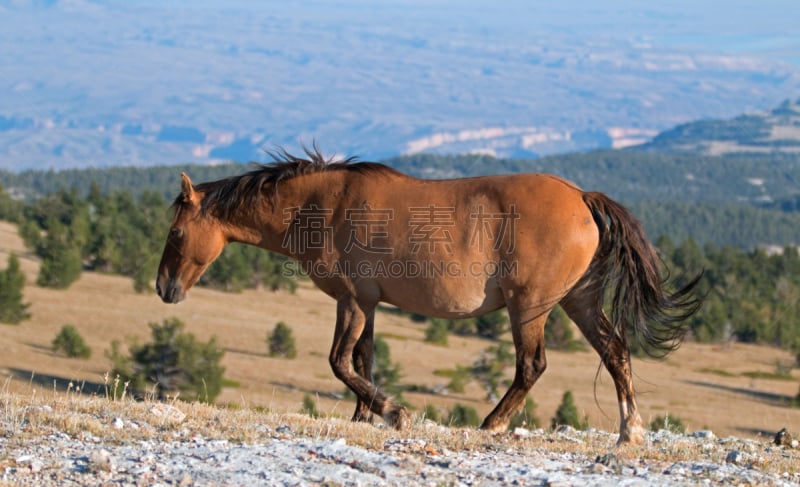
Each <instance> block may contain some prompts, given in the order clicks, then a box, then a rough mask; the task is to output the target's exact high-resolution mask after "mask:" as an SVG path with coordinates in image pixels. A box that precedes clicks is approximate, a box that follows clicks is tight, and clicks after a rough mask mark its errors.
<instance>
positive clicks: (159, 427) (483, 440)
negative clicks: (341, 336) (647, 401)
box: [0, 390, 800, 476]
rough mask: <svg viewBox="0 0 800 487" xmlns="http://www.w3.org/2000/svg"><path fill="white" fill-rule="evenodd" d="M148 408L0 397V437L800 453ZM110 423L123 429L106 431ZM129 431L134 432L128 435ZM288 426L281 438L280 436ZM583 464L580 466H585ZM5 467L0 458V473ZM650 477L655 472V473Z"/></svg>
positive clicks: (775, 462) (648, 460) (773, 458)
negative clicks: (170, 413)
mask: <svg viewBox="0 0 800 487" xmlns="http://www.w3.org/2000/svg"><path fill="white" fill-rule="evenodd" d="M156 404H160V403H153V402H149V401H144V402H134V401H132V400H130V399H125V400H117V401H114V400H111V399H107V398H103V397H98V396H86V395H82V394H79V393H77V392H75V391H67V392H49V391H48V392H44V393H40V392H34V390H31V391H30V393H29V394H19V393H9V392H3V393H0V425H2V426H3V427H4V428H5V429H6V431H5V432H4V433H5V436H6V437H7V440H6V441H7V444H8V445H9V447H13V446H15V445H20V446H22V445H25V444H30V442H32V441H36V440H37V438H41V437H44V436H47V435H52V434H57V433H65V434H67V435H69V436H71V437H74V438H78V439H81V440H84V441H93V442H94V441H102V442H103V443H104V444H106V445H110V446H111V445H129V444H136V443H137V442H138V441H141V440H150V441H163V442H167V441H175V440H184V439H191V438H192V437H196V436H198V435H199V436H200V437H203V438H205V439H221V440H228V441H231V442H234V443H246V444H260V443H268V442H269V441H270V440H271V439H275V438H286V437H287V435H288V437H302V438H310V439H315V440H327V439H339V438H344V439H345V440H346V441H347V443H348V444H350V445H356V446H360V447H363V448H367V449H371V450H375V451H382V450H383V449H384V448H385V447H386V446H385V445H386V444H387V442H389V441H397V440H403V439H408V440H415V441H416V442H420V441H421V442H422V445H421V446H420V447H419V448H418V450H417V451H416V453H418V454H420V455H425V456H429V457H430V456H434V457H435V456H438V455H441V454H443V453H445V452H447V451H451V452H464V451H476V452H487V451H488V452H491V451H518V452H520V453H522V454H524V455H533V456H542V457H547V456H548V455H552V454H560V453H566V454H576V455H579V456H580V457H581V458H585V459H586V460H589V461H590V460H591V459H593V458H595V457H596V456H599V455H604V454H606V453H609V452H613V454H614V455H615V456H616V458H618V459H619V461H620V462H622V463H624V464H634V465H644V464H647V465H649V466H650V468H653V466H654V465H655V466H656V467H659V468H658V469H660V468H667V467H668V466H670V465H672V464H674V463H675V462H681V461H685V462H711V463H718V464H720V463H725V457H726V454H727V453H728V452H729V451H730V450H733V449H739V450H741V451H744V452H745V453H747V454H749V455H750V458H751V460H749V463H748V465H749V467H750V468H754V469H757V470H759V471H762V472H764V473H767V474H773V475H789V476H791V475H795V474H797V473H798V472H800V451H798V450H791V449H784V448H778V447H774V446H771V445H769V444H768V442H752V441H750V442H747V441H741V440H733V441H730V442H728V441H723V442H718V441H698V440H696V439H692V438H688V437H679V438H678V439H677V440H674V441H670V442H660V443H656V442H653V443H652V444H649V445H644V446H623V447H616V446H615V439H616V438H615V436H614V435H610V434H604V433H601V432H596V433H580V432H579V433H575V434H571V435H567V436H564V435H563V434H561V433H536V434H533V435H530V436H520V435H515V434H512V433H487V432H484V431H479V430H472V429H456V428H447V427H442V426H438V425H434V424H432V423H430V422H426V421H422V420H420V419H419V418H418V419H417V421H416V422H415V423H414V424H413V425H412V426H411V428H409V429H407V430H404V431H400V432H398V431H395V430H392V429H389V428H386V427H382V426H380V425H379V426H373V425H367V424H363V423H352V422H350V421H348V420H344V419H341V418H330V417H326V418H320V419H314V418H311V417H309V416H306V415H302V414H297V413H287V412H281V411H270V410H261V409H258V408H245V409H228V408H223V407H219V406H214V405H207V404H201V403H196V402H195V403H186V402H180V401H176V402H174V403H173V404H172V405H171V406H172V407H174V408H177V409H179V410H180V411H181V412H183V413H184V414H185V415H186V416H185V419H184V420H183V421H180V422H173V421H170V420H167V419H163V418H159V417H156V416H154V414H153V413H152V412H151V409H152V408H153V406H154V405H156ZM116 418H119V419H121V420H122V421H123V422H124V424H125V425H126V426H125V427H123V428H119V429H117V428H115V427H113V424H114V421H115V419H116ZM131 424H136V427H135V428H134V427H132V426H131ZM287 426H288V431H287V430H284V428H285V427H287ZM586 460H584V461H586ZM10 461H11V460H10V459H2V458H0V468H2V467H3V466H4V465H3V464H4V463H6V462H10ZM658 469H657V470H658Z"/></svg>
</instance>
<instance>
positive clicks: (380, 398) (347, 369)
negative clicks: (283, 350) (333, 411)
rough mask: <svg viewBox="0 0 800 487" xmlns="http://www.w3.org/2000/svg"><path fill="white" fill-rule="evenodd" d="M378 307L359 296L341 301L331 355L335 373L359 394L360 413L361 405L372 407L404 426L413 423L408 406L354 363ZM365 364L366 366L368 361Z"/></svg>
mask: <svg viewBox="0 0 800 487" xmlns="http://www.w3.org/2000/svg"><path fill="white" fill-rule="evenodd" d="M374 309H375V307H374V305H371V306H365V305H364V304H363V303H361V304H359V303H358V302H357V301H356V300H355V298H353V297H350V296H347V297H344V298H342V299H340V300H339V301H338V302H337V306H336V331H335V333H334V337H333V346H332V347H331V353H330V356H329V358H328V359H329V361H330V364H331V368H332V369H333V373H334V375H335V376H336V377H337V378H338V379H339V380H341V381H342V382H344V384H345V385H346V386H347V387H348V388H350V390H351V391H353V393H355V395H356V397H357V398H358V401H359V402H358V403H357V405H356V414H358V413H359V411H360V408H364V409H368V410H369V411H372V412H373V413H375V414H378V415H380V416H381V417H382V418H383V419H384V420H385V421H386V422H387V423H389V424H390V425H391V426H393V427H395V428H397V429H402V428H405V427H406V426H408V423H409V416H408V411H407V410H406V408H404V407H402V406H400V405H398V404H395V403H394V402H393V401H392V400H391V399H390V398H388V397H387V396H386V395H384V394H383V393H381V392H380V391H379V390H378V388H377V387H375V385H374V384H373V383H372V381H371V380H370V379H369V378H368V377H363V376H362V375H360V374H359V373H357V372H356V370H355V369H354V367H353V358H354V350H355V348H356V345H357V344H358V342H359V340H360V339H361V337H362V334H363V333H364V332H365V328H366V325H367V321H368V319H367V318H368V317H369V315H371V314H372V313H373V311H374ZM369 341H370V342H371V341H372V340H369ZM364 345H366V340H365V341H364V342H362V346H364ZM361 365H362V368H363V365H364V364H363V363H362V364H361ZM354 418H355V416H354Z"/></svg>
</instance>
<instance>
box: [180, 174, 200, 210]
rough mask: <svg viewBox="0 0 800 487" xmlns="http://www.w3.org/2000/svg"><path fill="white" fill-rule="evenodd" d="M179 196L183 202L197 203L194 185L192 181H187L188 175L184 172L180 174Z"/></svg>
mask: <svg viewBox="0 0 800 487" xmlns="http://www.w3.org/2000/svg"><path fill="white" fill-rule="evenodd" d="M181 195H182V196H183V201H184V202H186V203H197V193H196V192H195V190H194V185H193V184H192V180H191V179H189V175H188V174H186V173H185V172H182V173H181Z"/></svg>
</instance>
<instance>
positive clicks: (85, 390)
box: [8, 368, 106, 396]
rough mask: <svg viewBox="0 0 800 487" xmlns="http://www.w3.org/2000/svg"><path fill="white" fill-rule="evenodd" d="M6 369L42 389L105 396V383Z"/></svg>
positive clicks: (14, 375)
mask: <svg viewBox="0 0 800 487" xmlns="http://www.w3.org/2000/svg"><path fill="white" fill-rule="evenodd" d="M8 371H9V372H10V373H11V375H12V376H13V377H14V378H15V379H18V380H20V381H27V382H29V383H30V384H31V385H36V386H39V387H41V388H42V389H52V390H54V391H57V392H67V391H69V392H77V393H80V394H85V395H87V396H105V395H106V385H105V384H101V383H99V382H89V381H85V380H84V381H79V380H75V379H69V378H67V377H59V376H57V375H49V374H40V373H39V372H36V371H35V370H26V369H14V368H10V369H8Z"/></svg>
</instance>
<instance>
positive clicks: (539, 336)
mask: <svg viewBox="0 0 800 487" xmlns="http://www.w3.org/2000/svg"><path fill="white" fill-rule="evenodd" d="M306 155H307V156H308V159H303V158H297V157H294V156H291V155H289V154H288V153H286V152H284V151H281V152H280V153H279V154H276V155H274V157H275V162H274V163H272V164H269V165H265V166H262V167H261V168H259V169H257V170H254V171H252V172H249V173H246V174H243V175H241V176H236V177H231V178H228V179H223V180H220V181H215V182H209V183H203V184H199V185H197V186H194V185H193V184H192V182H191V181H190V179H189V177H188V176H187V175H186V174H182V175H181V177H182V185H181V194H180V195H179V196H178V198H176V200H175V204H174V207H175V217H174V221H173V222H172V227H171V230H170V232H169V235H168V237H167V242H166V246H165V249H164V254H163V256H162V258H161V263H160V265H159V269H158V276H157V282H156V289H157V291H158V294H159V296H160V297H161V298H162V299H163V300H164V301H165V302H167V303H177V302H178V301H180V300H182V299H183V298H184V297H185V295H186V292H187V291H188V290H189V288H191V287H192V285H194V284H195V283H196V282H197V280H198V279H199V278H200V276H201V275H202V274H203V272H204V271H205V269H206V268H207V267H208V266H209V264H211V263H212V262H213V261H214V259H216V258H217V256H219V254H220V252H222V249H223V248H224V247H225V245H226V244H228V243H229V242H241V243H245V244H250V245H256V246H258V247H262V248H265V249H268V250H272V251H275V252H280V253H282V254H285V255H287V256H290V257H292V258H294V259H296V260H297V261H298V262H299V265H300V266H301V267H302V268H303V269H304V270H305V271H306V272H307V273H308V274H309V276H310V278H311V279H312V280H313V281H314V283H315V284H316V285H317V286H319V288H320V289H321V290H322V291H324V292H325V293H326V294H328V295H329V296H331V297H332V298H333V299H335V300H336V302H337V316H336V331H335V334H334V338H333V346H332V348H331V352H330V357H329V359H330V364H331V367H332V368H333V372H334V374H335V375H336V377H338V378H339V379H340V380H341V381H342V382H344V383H345V384H346V385H347V387H349V388H350V389H351V390H352V391H353V392H354V393H355V394H356V396H357V398H358V402H357V404H356V410H355V414H354V416H353V420H357V421H371V420H372V413H376V414H379V415H380V416H382V417H383V418H384V419H385V420H386V421H387V422H388V423H389V424H391V425H393V426H395V427H397V428H402V427H404V426H405V425H407V423H408V422H409V417H408V413H407V411H406V409H405V408H404V407H402V406H400V405H398V404H396V403H394V402H393V401H392V399H391V398H390V397H387V396H386V395H384V394H383V393H382V392H381V391H379V390H378V389H377V388H376V387H375V386H374V385H373V383H372V382H371V368H372V353H373V350H372V347H373V322H374V318H375V307H376V306H377V304H378V303H379V302H381V301H383V302H387V303H391V304H393V305H396V306H398V307H400V308H403V309H406V310H409V311H413V312H416V313H421V314H425V315H430V316H436V317H445V318H466V317H474V316H479V315H482V314H484V313H487V312H490V311H493V310H496V309H499V308H502V307H504V306H505V307H506V308H507V309H508V315H509V318H510V321H511V332H512V336H513V340H514V345H515V347H516V374H515V376H514V381H513V383H512V384H511V386H510V388H509V389H508V392H507V393H506V394H505V396H504V397H503V398H502V399H501V400H500V402H499V403H498V404H497V406H496V407H495V408H494V410H493V411H492V412H491V413H490V414H489V415H488V416H487V417H486V419H485V420H484V422H483V425H482V428H485V429H490V430H498V429H503V428H506V427H507V425H508V422H509V420H510V418H511V416H512V415H513V414H514V413H515V412H516V411H517V410H518V409H519V408H520V406H521V405H522V403H523V402H524V398H525V395H526V394H527V392H528V390H529V389H530V388H531V387H532V386H533V384H534V383H535V382H536V380H537V379H538V378H539V376H540V375H541V374H542V372H544V370H545V366H546V358H545V348H544V325H545V321H546V319H547V316H548V314H549V313H550V310H551V309H552V308H553V307H554V306H555V305H556V304H560V305H561V306H562V308H563V309H564V310H565V311H566V313H567V314H568V315H569V317H570V318H571V319H572V320H574V322H575V323H576V324H577V326H578V327H579V328H580V329H581V331H582V332H583V334H584V335H585V336H586V338H587V339H588V341H589V343H591V345H592V346H593V347H594V348H595V350H596V351H597V352H598V353H599V354H600V356H601V359H602V363H603V364H604V366H605V367H606V369H608V371H609V373H610V374H611V377H612V378H613V381H614V385H615V387H616V390H617V399H618V401H619V412H620V436H619V441H620V442H632V443H638V442H641V441H642V439H643V428H642V420H641V418H640V416H639V413H638V410H637V406H636V400H635V398H634V388H633V382H632V377H631V362H630V351H629V347H628V342H627V340H628V338H627V331H628V330H629V329H630V330H633V331H635V332H636V336H637V337H638V338H639V339H640V341H641V342H642V343H643V344H644V345H646V346H647V349H648V350H649V351H651V352H653V353H656V354H658V353H661V354H666V353H668V352H669V351H671V350H673V349H675V348H676V347H677V346H678V345H679V343H680V340H681V339H682V337H683V335H684V333H685V330H686V327H685V326H684V325H682V324H681V323H680V322H681V321H682V320H684V319H685V318H686V317H688V316H689V315H690V314H691V313H693V312H694V311H695V310H696V309H697V307H698V306H699V300H697V299H695V298H694V297H693V294H692V290H693V288H694V286H695V284H696V283H697V281H698V279H699V276H698V277H697V278H695V279H694V280H692V281H691V282H689V283H688V284H687V285H686V286H684V287H683V288H682V289H679V290H677V291H674V292H672V293H669V292H666V291H665V290H664V289H663V286H662V284H664V283H663V281H662V278H661V275H660V272H659V260H658V257H657V256H656V253H655V251H654V249H653V248H652V246H651V245H650V243H649V242H648V241H647V239H646V237H645V234H644V231H643V229H642V227H641V225H640V224H639V223H638V222H637V221H636V220H635V219H634V218H633V216H632V215H631V214H630V213H629V212H628V211H627V210H625V208H623V207H622V206H620V205H619V204H617V203H615V202H614V201H612V200H611V199H610V198H608V197H607V196H605V195H604V194H601V193H586V192H583V191H582V190H581V189H579V188H578V187H577V186H575V185H574V184H572V183H570V182H568V181H565V180H563V179H560V178H558V177H555V176H551V175H545V174H515V175H506V176H487V177H476V178H464V179H450V180H424V179H416V178H413V177H410V176H407V175H404V174H402V173H400V172H397V171H395V170H393V169H391V168H389V167H387V166H384V165H381V164H376V163H367V162H363V163H358V162H354V161H353V160H352V159H348V160H344V161H338V162H334V161H332V160H329V159H327V160H326V159H325V158H324V157H323V156H321V155H320V153H319V151H317V150H316V148H315V150H314V151H308V150H306ZM607 289H608V290H609V293H608V294H609V295H610V299H611V305H612V314H611V318H610V319H609V318H607V317H606V315H605V313H604V311H603V302H604V297H605V295H606V294H607V293H606V290H607Z"/></svg>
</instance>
